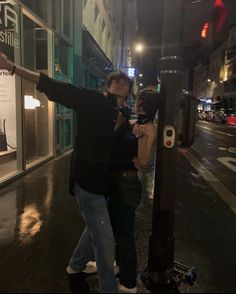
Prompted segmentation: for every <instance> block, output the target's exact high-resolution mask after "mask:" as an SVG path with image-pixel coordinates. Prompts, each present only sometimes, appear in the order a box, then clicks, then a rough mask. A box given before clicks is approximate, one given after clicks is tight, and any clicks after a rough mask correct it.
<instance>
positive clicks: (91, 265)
mask: <svg viewBox="0 0 236 294" xmlns="http://www.w3.org/2000/svg"><path fill="white" fill-rule="evenodd" d="M72 271H73V270H72ZM82 272H83V273H86V274H95V273H96V272H97V264H96V261H89V262H88V263H87V264H86V267H85V269H84V270H82ZM119 272H120V267H119V266H118V265H116V264H115V263H114V275H115V276H116V275H117V274H119Z"/></svg>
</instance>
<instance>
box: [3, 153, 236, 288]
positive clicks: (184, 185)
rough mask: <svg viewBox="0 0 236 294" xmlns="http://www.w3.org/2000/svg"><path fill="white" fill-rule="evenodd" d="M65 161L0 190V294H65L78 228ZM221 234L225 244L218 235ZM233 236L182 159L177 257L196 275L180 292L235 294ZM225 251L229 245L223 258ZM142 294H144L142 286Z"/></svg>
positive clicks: (144, 240) (146, 205)
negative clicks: (194, 269) (190, 284)
mask: <svg viewBox="0 0 236 294" xmlns="http://www.w3.org/2000/svg"><path fill="white" fill-rule="evenodd" d="M69 159H70V157H69V156H68V155H67V156H62V157H61V158H59V159H56V160H53V161H51V162H49V163H47V164H46V165H45V166H43V167H41V168H39V169H37V170H35V171H33V172H31V173H29V174H27V175H26V176H24V177H22V178H20V179H19V180H17V181H15V182H14V183H12V184H10V185H8V186H7V187H5V188H2V189H1V190H0V224H1V226H0V252H1V254H0V293H69V292H70V290H69V287H68V281H67V277H66V275H65V267H66V265H67V262H68V259H69V257H70V255H71V253H72V250H73V249H74V247H75V245H76V244H77V241H78V239H79V237H80V235H81V232H82V230H83V221H82V219H81V217H80V215H79V210H78V207H77V204H76V202H75V200H74V198H73V197H71V196H70V195H69V193H68V175H69V162H70V160H69ZM148 178H149V183H148V185H147V186H148V189H149V192H148V191H147V192H146V193H144V194H145V195H144V197H143V199H142V203H141V205H140V207H139V209H138V211H137V225H136V228H137V229H136V240H137V252H138V268H139V270H143V269H144V268H145V267H146V265H147V257H148V242H149V231H150V228H151V215H152V199H151V197H150V190H151V187H150V183H151V181H150V177H148ZM222 217H223V218H224V219H225V220H226V221H227V223H225V224H224V223H222ZM229 223H230V224H231V225H232V226H230V228H229V226H228V225H227V224H229ZM227 229H228V231H227ZM229 229H230V230H229ZM224 231H225V232H226V233H227V237H226V236H222V235H221V232H224ZM229 233H231V235H229ZM222 234H223V233H222ZM235 236H236V220H235V215H233V214H232V213H231V212H230V211H229V210H228V208H227V207H226V206H225V204H224V203H223V202H222V201H221V199H220V198H219V197H218V196H217V195H216V194H215V193H214V191H213V190H212V189H211V188H210V187H208V186H207V185H206V184H205V182H204V180H203V179H202V178H201V177H199V175H198V174H197V173H196V172H195V171H194V170H193V169H192V168H191V166H190V164H189V163H188V162H187V161H186V160H185V159H184V158H183V157H182V156H179V158H178V185H177V206H176V220H175V240H176V244H175V246H176V250H175V255H176V256H175V258H176V260H178V261H180V262H182V263H185V264H187V265H190V266H192V265H195V266H196V267H197V268H199V276H198V280H197V282H196V284H195V285H194V287H188V286H185V285H183V286H182V287H181V289H180V290H181V291H182V292H185V293H187V292H189V293H206V292H208V293H210V292H212V293H213V292H214V293H223V292H224V293H226V292H231V293H233V292H235V291H233V290H236V286H235V282H234V279H235V277H234V275H235V268H236V251H235V250H236V249H235V248H236V237H235ZM223 240H224V241H223ZM222 242H224V243H222ZM222 245H223V247H224V246H228V247H227V249H226V250H225V252H224V251H222ZM219 252H221V253H220V254H219ZM223 266H224V270H222V268H223ZM90 286H91V290H92V291H94V292H96V291H98V284H97V280H96V278H90ZM139 292H140V293H143V292H145V289H144V288H143V286H142V285H141V284H139Z"/></svg>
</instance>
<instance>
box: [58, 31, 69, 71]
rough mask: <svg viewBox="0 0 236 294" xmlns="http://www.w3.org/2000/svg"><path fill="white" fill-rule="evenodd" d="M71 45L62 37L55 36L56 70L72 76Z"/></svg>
mask: <svg viewBox="0 0 236 294" xmlns="http://www.w3.org/2000/svg"><path fill="white" fill-rule="evenodd" d="M70 51H71V47H70V46H69V45H68V44H67V43H66V42H65V41H63V39H61V38H60V37H57V36H56V37H55V72H56V73H59V74H64V75H66V76H68V77H69V76H70V70H69V69H70V68H69V65H70Z"/></svg>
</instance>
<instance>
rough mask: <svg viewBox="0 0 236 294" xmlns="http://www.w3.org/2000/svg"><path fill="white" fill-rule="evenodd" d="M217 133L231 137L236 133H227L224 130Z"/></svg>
mask: <svg viewBox="0 0 236 294" xmlns="http://www.w3.org/2000/svg"><path fill="white" fill-rule="evenodd" d="M217 133H219V134H222V135H226V136H229V137H234V135H232V134H229V133H225V132H222V131H217Z"/></svg>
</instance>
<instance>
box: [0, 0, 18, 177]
mask: <svg viewBox="0 0 236 294" xmlns="http://www.w3.org/2000/svg"><path fill="white" fill-rule="evenodd" d="M0 8H1V9H0V20H2V19H7V18H6V16H7V15H10V16H11V18H10V19H8V21H7V22H5V21H1V22H0V49H1V51H3V52H4V53H5V54H6V55H7V56H8V57H9V58H10V59H11V60H12V61H14V62H16V63H19V56H20V44H19V41H20V32H19V13H18V6H17V5H12V4H10V3H7V2H5V3H1V7H0ZM16 86H17V84H16V78H15V76H11V75H10V74H9V72H8V71H6V70H0V182H2V181H4V180H5V179H6V178H8V177H10V176H11V175H12V173H16V172H17V171H18V170H20V167H21V162H19V157H20V156H19V155H20V146H19V145H20V142H19V141H20V140H19V137H20V136H21V134H20V133H19V129H17V125H19V124H21V122H20V121H19V120H20V118H19V117H18V115H17V114H18V113H19V112H18V111H17V109H18V107H19V104H20V103H17V102H19V97H17V95H16V91H17V89H16Z"/></svg>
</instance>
